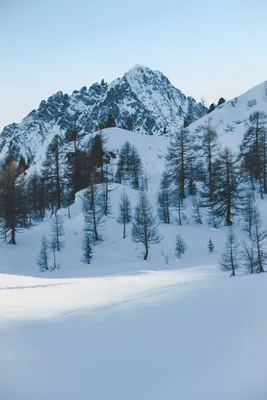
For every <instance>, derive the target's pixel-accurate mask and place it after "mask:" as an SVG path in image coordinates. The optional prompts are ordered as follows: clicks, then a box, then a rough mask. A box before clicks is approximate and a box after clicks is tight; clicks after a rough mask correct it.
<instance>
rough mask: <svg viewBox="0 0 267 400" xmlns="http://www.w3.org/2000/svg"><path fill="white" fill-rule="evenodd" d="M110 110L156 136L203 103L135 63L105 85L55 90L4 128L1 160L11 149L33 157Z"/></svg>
mask: <svg viewBox="0 0 267 400" xmlns="http://www.w3.org/2000/svg"><path fill="white" fill-rule="evenodd" d="M109 112H111V113H112V114H113V115H114V117H115V118H116V124H117V126H119V127H125V125H126V121H127V119H128V118H130V119H131V121H132V124H133V129H134V130H135V131H137V132H139V133H142V134H156V135H158V134H161V133H162V132H163V130H164V128H165V129H166V130H167V132H173V131H174V130H175V129H177V127H179V126H180V125H181V124H182V121H183V119H184V117H186V116H187V117H189V118H190V119H191V120H192V121H194V120H196V119H198V118H200V117H201V115H203V109H202V105H201V104H200V103H197V102H196V101H195V100H194V99H193V98H192V97H186V96H185V95H184V94H183V93H181V91H180V90H179V89H176V88H175V87H174V86H173V85H172V84H171V83H170V81H169V80H168V78H166V76H164V75H163V74H162V73H161V72H159V71H152V70H151V69H149V68H147V67H144V66H139V65H138V66H136V67H134V68H132V69H130V70H129V71H128V72H127V73H126V74H124V76H123V77H122V78H118V79H116V80H115V81H113V82H111V83H110V84H107V83H105V82H104V81H102V82H101V83H100V84H99V83H95V84H93V85H92V86H90V87H89V88H86V87H82V88H81V89H80V90H75V91H74V92H73V93H72V94H71V95H68V94H63V93H62V92H58V93H56V94H54V95H53V96H51V97H49V98H48V100H47V101H45V100H43V101H42V102H41V104H40V106H39V108H38V109H37V110H33V111H31V112H30V114H28V115H27V116H26V117H25V118H24V119H23V120H22V122H21V123H19V124H11V125H8V126H6V127H5V128H4V129H3V131H2V133H1V134H0V138H1V140H0V160H1V159H3V158H4V157H5V156H6V155H7V154H12V155H13V156H14V157H15V158H17V159H18V158H19V156H20V155H23V156H24V157H25V158H26V159H27V160H28V161H29V162H30V163H31V162H33V161H37V160H38V159H40V157H41V155H42V154H43V152H44V151H45V149H46V146H47V145H48V143H49V142H50V141H51V140H52V137H53V136H54V135H55V134H60V135H64V134H65V132H66V131H67V130H68V129H70V128H78V129H79V131H80V132H81V134H86V133H89V132H93V131H95V130H96V128H97V127H98V125H99V123H100V122H103V121H105V120H106V118H107V115H108V113H109ZM204 112H205V110H204Z"/></svg>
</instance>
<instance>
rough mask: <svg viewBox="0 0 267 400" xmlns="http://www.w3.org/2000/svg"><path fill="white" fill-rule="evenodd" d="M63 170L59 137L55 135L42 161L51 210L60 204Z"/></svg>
mask: <svg viewBox="0 0 267 400" xmlns="http://www.w3.org/2000/svg"><path fill="white" fill-rule="evenodd" d="M62 175H63V171H62V160H61V139H60V137H59V136H58V135H56V136H55V137H54V138H53V140H52V142H51V143H50V144H49V145H48V147H47V150H46V158H45V161H44V162H43V179H44V182H45V187H46V192H45V193H46V198H47V203H48V204H50V207H51V212H52V214H53V213H54V208H55V211H56V210H58V209H60V208H61V206H62V201H63V199H62V193H63V176H62Z"/></svg>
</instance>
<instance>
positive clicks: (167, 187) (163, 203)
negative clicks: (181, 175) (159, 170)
mask: <svg viewBox="0 0 267 400" xmlns="http://www.w3.org/2000/svg"><path fill="white" fill-rule="evenodd" d="M172 205H173V196H172V193H171V178H170V176H169V175H168V173H167V172H166V171H164V172H163V174H162V177H161V181H160V188H159V192H158V194H157V212H158V217H159V219H160V221H161V222H163V223H164V224H170V223H171V207H172Z"/></svg>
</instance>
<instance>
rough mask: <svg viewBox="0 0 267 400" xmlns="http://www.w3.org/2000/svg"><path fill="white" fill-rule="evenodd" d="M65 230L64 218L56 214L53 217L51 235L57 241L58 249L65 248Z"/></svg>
mask: <svg viewBox="0 0 267 400" xmlns="http://www.w3.org/2000/svg"><path fill="white" fill-rule="evenodd" d="M64 234H65V231H64V225H63V220H62V218H61V217H60V216H59V215H58V214H56V215H55V216H54V218H53V219H52V225H51V237H52V238H53V242H54V243H55V246H56V250H57V251H60V250H62V249H63V248H64V246H65V242H64V240H63V237H64Z"/></svg>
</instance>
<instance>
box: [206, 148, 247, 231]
mask: <svg viewBox="0 0 267 400" xmlns="http://www.w3.org/2000/svg"><path fill="white" fill-rule="evenodd" d="M218 169H219V171H220V174H218V176H217V181H216V188H215V190H214V193H213V202H212V203H213V211H214V213H215V216H216V218H217V219H218V220H220V221H222V220H224V222H225V225H227V226H230V225H232V224H233V217H234V216H235V215H236V214H237V213H238V212H241V211H242V201H243V194H242V187H241V185H240V183H241V177H240V171H239V165H238V160H237V159H236V158H235V157H234V156H233V155H232V153H231V150H230V149H229V148H227V147H226V148H225V149H224V150H223V151H222V152H221V153H220V156H219V159H218Z"/></svg>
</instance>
